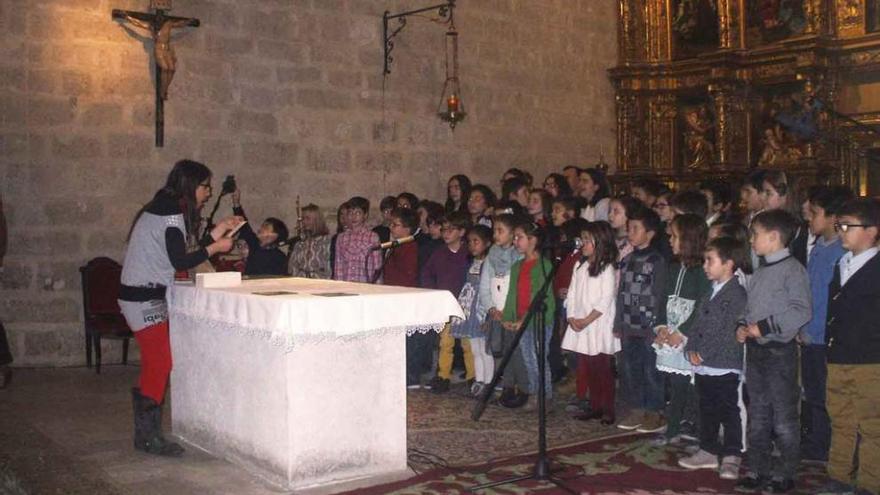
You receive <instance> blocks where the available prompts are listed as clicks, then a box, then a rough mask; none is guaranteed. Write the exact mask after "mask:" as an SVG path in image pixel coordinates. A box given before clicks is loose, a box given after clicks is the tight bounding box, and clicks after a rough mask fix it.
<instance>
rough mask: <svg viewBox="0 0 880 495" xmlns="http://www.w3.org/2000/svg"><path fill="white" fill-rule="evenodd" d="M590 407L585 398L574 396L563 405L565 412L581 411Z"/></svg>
mask: <svg viewBox="0 0 880 495" xmlns="http://www.w3.org/2000/svg"><path fill="white" fill-rule="evenodd" d="M589 408H590V403H589V401H587V400H585V399H578V398H575V399H574V400H570V401H568V404H566V405H565V412H569V413H582V412H584V411H586V410H588V409H589Z"/></svg>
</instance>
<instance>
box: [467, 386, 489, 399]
mask: <svg viewBox="0 0 880 495" xmlns="http://www.w3.org/2000/svg"><path fill="white" fill-rule="evenodd" d="M484 388H486V384H485V383H483V382H474V383H472V384H471V390H470V392H471V395H473V396H474V397H479V396H480V394H481V393H483V389H484Z"/></svg>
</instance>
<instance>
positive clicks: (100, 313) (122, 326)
mask: <svg viewBox="0 0 880 495" xmlns="http://www.w3.org/2000/svg"><path fill="white" fill-rule="evenodd" d="M79 272H80V275H81V276H82V296H83V324H84V326H85V334H86V365H87V366H88V367H89V368H91V367H92V349H93V348H94V351H95V371H96V372H97V373H101V339H102V338H111V339H122V364H128V340H129V339H130V338H132V337H133V336H134V335H133V334H132V332H131V329H130V328H129V327H128V324H127V323H126V322H125V318H124V317H123V316H122V313H121V312H120V310H119V303H118V302H117V301H116V299H117V298H118V297H119V287H120V281H119V278H120V275H121V274H122V266H120V265H119V263H117V262H115V261H113V260H112V259H110V258H105V257H98V258H93V259H92V260H91V261H89V262H88V263H87V264H86V265H85V266H82V267H80V269H79Z"/></svg>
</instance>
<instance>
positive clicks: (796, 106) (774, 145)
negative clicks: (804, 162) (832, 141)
mask: <svg viewBox="0 0 880 495" xmlns="http://www.w3.org/2000/svg"><path fill="white" fill-rule="evenodd" d="M760 93H761V95H762V96H761V97H760V101H759V104H758V105H757V107H756V109H755V112H756V115H755V117H756V118H754V119H753V126H752V136H754V138H753V142H754V143H755V145H754V146H753V148H752V149H753V156H752V162H753V163H755V164H756V165H757V166H759V167H765V168H778V167H786V166H790V165H793V164H796V163H797V162H798V160H800V159H801V158H803V157H804V156H805V153H806V148H807V145H808V144H809V143H811V142H813V141H815V140H816V139H817V137H818V133H819V131H818V125H819V123H818V119H819V111H818V110H819V109H818V107H817V106H816V103H815V102H814V101H811V100H810V99H809V98H807V97H806V96H805V95H804V91H803V88H802V87H801V85H800V84H783V85H778V86H772V87H764V88H761V89H760Z"/></svg>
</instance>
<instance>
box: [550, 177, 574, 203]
mask: <svg viewBox="0 0 880 495" xmlns="http://www.w3.org/2000/svg"><path fill="white" fill-rule="evenodd" d="M544 190H545V191H547V192H548V193H549V194H550V197H552V198H553V199H556V198H567V197H569V196H571V195H572V191H571V186H569V185H568V181H567V180H566V179H565V176H564V175H562V174H557V173H552V174H550V175H548V176H547V178H545V179H544Z"/></svg>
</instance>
